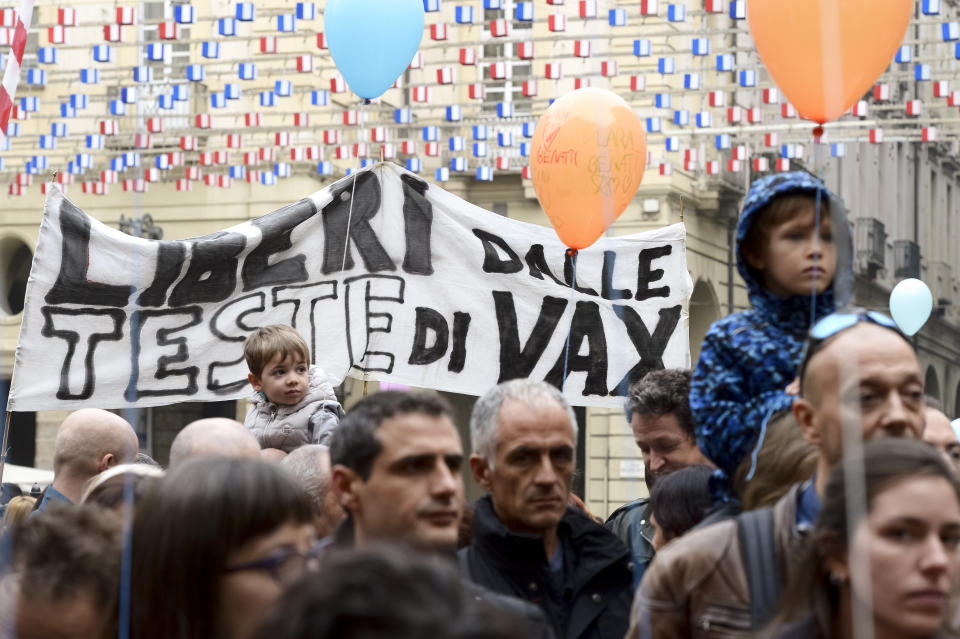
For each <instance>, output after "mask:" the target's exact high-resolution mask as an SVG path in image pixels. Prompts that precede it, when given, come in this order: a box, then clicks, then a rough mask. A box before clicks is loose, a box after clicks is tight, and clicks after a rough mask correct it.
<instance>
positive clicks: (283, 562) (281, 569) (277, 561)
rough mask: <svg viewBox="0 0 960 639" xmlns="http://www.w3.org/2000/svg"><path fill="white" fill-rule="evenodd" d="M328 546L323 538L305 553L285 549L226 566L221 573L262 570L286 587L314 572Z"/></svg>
mask: <svg viewBox="0 0 960 639" xmlns="http://www.w3.org/2000/svg"><path fill="white" fill-rule="evenodd" d="M329 545H330V539H329V538H324V539H321V540H319V541H317V543H315V544H314V545H313V547H312V548H310V550H308V551H307V552H300V551H299V550H293V549H292V548H286V549H284V550H280V551H278V552H276V553H274V554H272V555H268V556H266V557H264V558H262V559H254V560H253V561H246V562H243V563H240V564H233V565H230V566H226V567H225V568H224V569H223V571H224V572H226V573H235V572H243V571H246V570H264V571H266V572H268V573H270V576H271V577H273V579H274V581H276V582H277V583H278V584H281V585H286V584H289V583H291V582H293V581H296V580H297V579H298V578H299V577H300V576H302V575H303V574H304V573H306V572H312V571H314V570H316V569H317V568H318V567H319V563H320V556H321V555H322V554H323V552H324V550H326V548H327V546H329Z"/></svg>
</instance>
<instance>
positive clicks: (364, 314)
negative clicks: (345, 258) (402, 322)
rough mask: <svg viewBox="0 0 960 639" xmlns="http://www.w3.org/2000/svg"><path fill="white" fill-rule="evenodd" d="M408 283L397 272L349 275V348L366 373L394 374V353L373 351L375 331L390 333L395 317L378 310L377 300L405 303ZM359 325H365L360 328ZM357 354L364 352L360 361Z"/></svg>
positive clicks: (346, 293) (346, 308)
mask: <svg viewBox="0 0 960 639" xmlns="http://www.w3.org/2000/svg"><path fill="white" fill-rule="evenodd" d="M404 288H405V282H404V281H403V278H402V277H397V276H396V275H361V276H358V277H351V278H348V279H347V280H346V282H345V287H344V298H345V304H344V312H345V313H346V328H347V330H346V333H347V351H348V355H349V358H350V365H351V366H353V367H354V368H356V369H357V370H359V371H362V372H368V373H372V372H381V373H392V372H393V364H394V360H395V359H396V358H395V356H394V355H393V354H392V353H388V352H386V351H378V350H373V349H375V348H376V346H375V345H373V344H371V342H372V341H374V340H373V338H372V336H373V334H374V333H389V332H390V330H391V329H392V327H393V316H392V315H391V314H389V313H384V312H380V311H377V310H376V309H375V308H374V305H373V303H375V302H393V303H397V304H403V292H404ZM357 327H361V328H360V330H357ZM355 353H361V355H360V358H359V360H358V359H357V357H356V355H355Z"/></svg>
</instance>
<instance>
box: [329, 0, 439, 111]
mask: <svg viewBox="0 0 960 639" xmlns="http://www.w3.org/2000/svg"><path fill="white" fill-rule="evenodd" d="M423 22H424V12H423V0H328V2H327V6H326V8H325V9H324V25H325V27H324V28H325V30H326V36H327V46H328V47H329V48H330V55H331V56H332V57H333V61H334V62H335V63H336V65H337V69H339V70H340V73H342V74H343V79H344V80H346V81H347V84H349V85H350V88H351V89H352V90H353V92H354V93H356V94H357V95H359V96H360V97H361V98H365V99H368V100H369V99H372V98H375V97H377V96H379V95H382V94H383V92H384V91H386V90H387V89H389V88H390V87H391V86H392V85H393V83H394V82H395V81H396V79H397V78H398V77H400V74H401V73H403V71H404V70H405V69H406V68H407V67H408V66H409V65H410V60H412V59H413V56H414V54H416V52H417V49H418V48H420V39H421V38H422V37H423Z"/></svg>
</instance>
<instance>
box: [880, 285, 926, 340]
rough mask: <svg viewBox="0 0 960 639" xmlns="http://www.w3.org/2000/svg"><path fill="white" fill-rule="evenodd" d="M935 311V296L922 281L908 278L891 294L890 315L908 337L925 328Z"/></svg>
mask: <svg viewBox="0 0 960 639" xmlns="http://www.w3.org/2000/svg"><path fill="white" fill-rule="evenodd" d="M931 311H933V294H932V293H930V289H929V288H927V285H926V284H924V283H923V282H922V281H920V280H918V279H915V278H912V277H911V278H908V279H905V280H903V281H901V282H900V283H899V284H897V285H896V286H894V287H893V290H892V291H891V292H890V315H891V316H893V320H894V321H895V322H896V323H897V326H899V327H900V330H901V331H903V332H904V334H906V335H914V334H916V332H917V331H919V330H920V329H921V328H923V325H924V324H926V323H927V320H928V319H929V318H930V312H931Z"/></svg>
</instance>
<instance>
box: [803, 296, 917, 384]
mask: <svg viewBox="0 0 960 639" xmlns="http://www.w3.org/2000/svg"><path fill="white" fill-rule="evenodd" d="M860 322H869V323H870V324H876V325H877V326H883V327H884V328H889V329H890V330H892V331H895V332H896V333H897V334H898V335H900V336H901V337H903V339H905V340H906V339H907V337H906V335H904V334H903V333H902V332H901V331H900V327H898V326H897V323H896V322H894V321H893V320H892V319H891V318H889V317H887V316H886V315H884V314H883V313H878V312H877V311H866V310H859V311H854V312H849V313H832V314H830V315H827V316H826V317H824V318H823V319H821V320H820V321H818V322H817V323H816V324H814V325H813V327H812V328H811V329H810V333H809V334H808V335H807V341H806V342H805V343H804V345H803V351H802V353H801V355H800V375H799V376H800V389H801V391H802V390H803V377H804V374H805V373H806V371H807V365H808V364H809V363H810V359H811V358H813V356H814V355H815V354H816V353H817V351H818V350H820V348H821V347H822V346H823V344H824V342H826V341H827V340H828V339H830V338H831V337H833V336H834V335H836V334H837V333H840V332H841V331H845V330H847V329H848V328H850V327H852V326H856V325H857V324H859V323H860Z"/></svg>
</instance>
